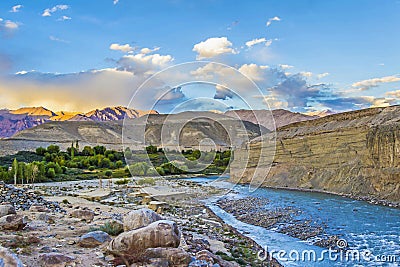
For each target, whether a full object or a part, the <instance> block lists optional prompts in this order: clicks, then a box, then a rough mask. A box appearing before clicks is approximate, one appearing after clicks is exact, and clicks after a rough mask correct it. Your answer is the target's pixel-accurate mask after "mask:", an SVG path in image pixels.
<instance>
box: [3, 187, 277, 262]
mask: <svg viewBox="0 0 400 267" xmlns="http://www.w3.org/2000/svg"><path fill="white" fill-rule="evenodd" d="M155 180H156V184H155V185H152V186H151V188H153V190H159V192H161V191H162V192H163V194H160V195H158V196H151V195H149V194H148V193H146V190H145V189H146V185H143V186H138V185H135V184H128V185H121V186H117V185H114V183H112V184H111V185H110V187H109V185H107V184H106V183H104V184H103V188H99V181H94V180H89V181H79V182H77V181H75V182H62V183H46V184H39V185H35V187H34V189H33V188H32V189H31V188H27V189H26V190H28V191H29V192H32V194H36V195H37V196H38V197H43V198H44V199H46V200H47V201H50V202H49V203H59V205H60V211H62V212H53V211H52V210H49V209H48V208H47V207H42V208H40V209H39V210H30V207H25V206H24V207H23V208H20V209H19V210H17V211H16V213H17V214H16V216H17V217H18V218H24V219H25V220H26V221H24V223H23V227H22V225H21V228H18V230H16V229H14V230H12V231H9V230H7V231H5V232H2V233H1V234H0V241H1V244H2V245H3V246H4V247H6V248H8V249H10V250H11V251H12V252H14V253H15V254H16V255H17V257H18V258H19V259H20V260H21V261H22V262H23V263H24V264H25V265H27V266H53V265H51V264H50V262H51V260H56V261H61V262H62V261H65V264H67V265H69V266H85V267H86V266H117V265H119V266H121V264H122V263H121V262H120V261H119V260H118V257H116V256H115V255H112V254H110V253H109V252H108V251H107V246H106V244H100V245H98V246H94V247H85V246H82V242H81V239H82V237H83V236H85V235H87V234H89V233H91V232H92V231H94V230H96V229H103V230H105V229H107V227H110V223H111V222H112V223H113V224H115V225H121V224H123V220H124V218H125V217H126V216H127V214H128V213H129V212H130V211H132V210H138V209H141V208H144V207H150V208H152V209H154V210H156V211H157V212H158V213H159V214H160V215H161V216H162V217H163V218H164V219H166V220H169V221H172V222H175V223H176V224H177V225H178V226H179V231H180V232H181V236H182V239H181V242H180V246H179V248H181V249H183V250H184V251H185V253H188V254H189V255H190V256H191V257H192V262H193V263H191V264H192V265H190V266H193V267H196V266H204V265H201V261H206V262H207V261H209V262H210V263H212V264H219V266H227V267H235V266H281V265H280V264H279V263H278V262H277V261H276V260H273V259H272V260H267V261H261V260H259V259H258V258H257V253H258V252H259V251H260V250H261V249H262V248H261V247H260V246H259V245H258V244H257V243H255V242H254V241H253V240H251V239H250V238H247V237H246V236H244V235H242V234H241V233H240V232H238V231H236V230H235V228H233V227H231V226H229V225H228V224H226V223H224V222H223V221H222V220H221V219H220V218H219V217H218V216H216V215H215V214H214V213H213V212H212V211H211V210H210V209H209V208H207V207H206V206H205V205H204V204H203V203H201V202H200V200H202V199H205V198H208V197H211V196H214V195H221V194H224V190H221V189H216V188H213V187H208V186H202V185H199V184H197V183H193V182H188V181H184V180H177V181H168V180H166V179H155ZM114 181H115V180H114ZM103 182H104V181H103ZM148 191H149V192H150V190H148ZM180 191H185V194H178V192H180ZM156 192H157V191H156ZM171 196H172V197H171ZM13 197H15V198H16V201H18V196H13ZM161 197H163V198H164V199H161ZM167 199H168V201H165V202H164V201H163V200H167ZM3 204H4V203H3ZM21 207H22V206H21ZM108 230H110V229H108ZM114 234H116V233H114ZM33 237H35V238H33ZM110 237H111V238H112V239H114V238H116V236H112V235H111V234H110ZM12 240H14V241H12ZM28 240H34V242H29V241H28ZM106 243H108V242H106ZM207 253H209V254H207ZM49 257H50V258H49ZM55 258H56V259H55ZM196 260H197V262H196ZM65 264H64V265H65ZM195 264H200V265H195ZM127 266H128V265H127ZM132 266H133V265H132ZM135 266H158V265H135ZM163 266H164V265H163ZM170 266H175V265H170ZM182 266H187V265H182ZM210 266H211V265H210ZM216 266H217V265H216Z"/></svg>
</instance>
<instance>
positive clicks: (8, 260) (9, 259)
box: [0, 246, 24, 267]
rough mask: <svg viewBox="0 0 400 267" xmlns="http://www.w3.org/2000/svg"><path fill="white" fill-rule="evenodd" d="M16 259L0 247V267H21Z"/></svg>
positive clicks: (20, 263) (12, 254)
mask: <svg viewBox="0 0 400 267" xmlns="http://www.w3.org/2000/svg"><path fill="white" fill-rule="evenodd" d="M23 266H24V265H23V264H22V262H21V261H20V259H18V257H17V256H16V255H15V254H14V253H12V252H11V251H9V250H8V249H6V248H4V247H1V246H0V267H23Z"/></svg>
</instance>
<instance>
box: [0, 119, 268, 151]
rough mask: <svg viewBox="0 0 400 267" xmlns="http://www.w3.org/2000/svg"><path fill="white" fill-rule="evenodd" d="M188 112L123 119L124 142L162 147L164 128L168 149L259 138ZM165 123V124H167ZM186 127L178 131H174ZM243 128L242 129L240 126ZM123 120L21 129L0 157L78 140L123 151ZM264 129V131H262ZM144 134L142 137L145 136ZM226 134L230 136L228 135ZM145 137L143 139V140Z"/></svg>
mask: <svg viewBox="0 0 400 267" xmlns="http://www.w3.org/2000/svg"><path fill="white" fill-rule="evenodd" d="M192 116H193V114H192V113H190V112H185V113H180V114H176V115H161V114H152V115H147V116H143V117H140V118H137V119H130V120H126V121H125V124H126V125H127V126H128V128H127V129H128V130H126V131H125V133H124V135H125V138H124V143H125V145H127V146H129V147H131V148H133V149H141V148H142V147H143V146H144V145H150V144H152V145H157V146H161V141H160V140H161V134H162V129H163V127H164V126H165V125H167V126H166V127H164V130H165V129H167V131H168V132H167V135H165V138H164V139H163V141H164V142H163V144H164V145H166V146H168V145H171V146H172V144H174V143H175V140H179V143H180V144H181V145H182V146H183V147H186V148H188V147H192V146H197V145H198V144H199V142H200V141H201V140H203V139H204V138H210V139H212V140H213V141H214V142H215V143H216V144H217V145H218V146H219V147H222V148H224V147H230V146H231V144H233V145H234V146H240V145H241V144H242V143H243V142H245V141H248V140H250V139H252V138H255V137H258V136H260V134H261V130H260V127H259V126H258V125H255V124H253V123H251V122H244V124H243V125H242V122H241V121H239V120H235V119H233V118H231V117H228V116H224V115H221V114H214V113H208V112H205V113H196V114H195V116H196V117H200V118H199V119H196V120H193V121H190V122H188V120H189V118H190V117H192ZM166 120H167V121H168V123H166ZM187 122H188V123H187ZM182 123H183V125H185V126H184V127H183V129H182V131H181V132H178V131H177V129H178V128H179V127H180V125H182ZM243 126H244V127H243ZM122 128H123V121H122V120H117V121H52V122H48V123H44V124H41V125H39V126H37V127H34V128H30V129H26V130H23V131H21V132H19V133H17V134H15V135H14V136H13V137H12V138H8V139H4V140H0V145H1V147H2V151H0V154H3V155H4V154H10V153H11V154H12V153H13V152H17V151H20V150H34V149H35V148H37V147H39V146H48V145H50V144H53V143H57V144H59V145H60V147H61V148H63V149H66V148H67V147H69V146H70V145H71V141H73V140H79V141H80V145H81V146H82V147H83V146H84V145H91V146H93V145H98V144H101V145H105V146H107V147H109V148H112V149H117V150H121V149H122V145H121V144H122V142H123V140H122ZM264 130H265V129H264ZM144 132H145V134H144ZM228 132H231V133H232V134H231V135H229V134H228ZM143 136H145V139H144V138H143Z"/></svg>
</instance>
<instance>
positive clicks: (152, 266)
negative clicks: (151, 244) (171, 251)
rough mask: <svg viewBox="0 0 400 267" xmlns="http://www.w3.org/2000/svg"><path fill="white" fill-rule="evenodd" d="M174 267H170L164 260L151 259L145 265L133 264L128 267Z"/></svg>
mask: <svg viewBox="0 0 400 267" xmlns="http://www.w3.org/2000/svg"><path fill="white" fill-rule="evenodd" d="M172 266H173V267H176V266H174V265H170V264H169V263H168V260H166V259H151V260H149V261H148V262H146V263H133V264H132V265H131V266H130V267H172Z"/></svg>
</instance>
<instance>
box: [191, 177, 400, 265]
mask: <svg viewBox="0 0 400 267" xmlns="http://www.w3.org/2000/svg"><path fill="white" fill-rule="evenodd" d="M188 180H190V181H193V182H197V183H201V184H208V185H212V186H215V187H221V188H233V190H232V191H233V192H231V193H229V194H227V195H225V197H228V198H243V197H249V196H251V197H261V198H267V199H268V200H270V202H269V204H268V207H269V208H271V209H273V208H274V207H291V208H295V209H298V210H301V211H302V212H301V215H299V216H300V217H302V218H312V220H315V221H317V222H319V223H321V224H324V225H325V231H326V232H327V233H328V234H332V235H338V236H340V238H341V239H342V240H341V241H342V242H346V243H347V244H348V247H347V250H346V251H347V252H344V251H342V252H339V251H332V250H331V251H329V250H328V249H325V248H321V247H317V246H314V245H312V244H311V243H310V242H307V241H302V240H300V239H297V238H293V237H290V236H288V235H286V234H281V233H278V232H277V231H274V230H273V229H271V230H267V229H265V228H262V227H258V226H254V225H250V224H247V223H243V222H240V221H238V220H237V219H235V217H234V216H233V215H232V214H229V213H227V212H225V211H224V210H222V209H221V208H219V207H218V206H217V205H216V201H217V200H218V198H219V197H218V198H211V199H208V200H206V201H205V202H206V205H207V206H208V207H209V208H210V209H212V210H213V211H214V212H215V213H216V214H217V215H218V216H219V217H220V218H221V219H223V220H224V221H225V222H226V223H228V224H230V225H232V226H233V227H235V228H236V229H238V230H239V231H241V232H242V233H243V234H245V235H246V236H248V237H250V238H252V239H253V240H254V241H256V242H257V243H258V244H260V245H261V246H262V247H265V248H267V249H268V251H269V252H270V253H271V252H273V256H274V257H275V258H277V259H278V261H279V262H280V263H281V264H282V265H284V266H393V267H394V266H400V265H399V264H400V209H398V208H390V207H384V206H378V205H372V204H369V203H367V202H363V201H358V200H353V199H349V198H344V197H340V196H335V195H330V194H323V193H311V192H300V191H291V190H280V189H279V190H278V189H268V188H259V189H257V190H256V191H254V192H250V190H249V187H248V185H233V184H232V183H229V182H228V181H227V180H226V179H217V178H216V177H208V178H207V177H206V178H204V177H203V178H189V179H188ZM300 219H301V218H300ZM278 251H281V252H278ZM314 252H315V257H314V254H313V253H314ZM357 255H358V256H357ZM261 256H262V254H261Z"/></svg>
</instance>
